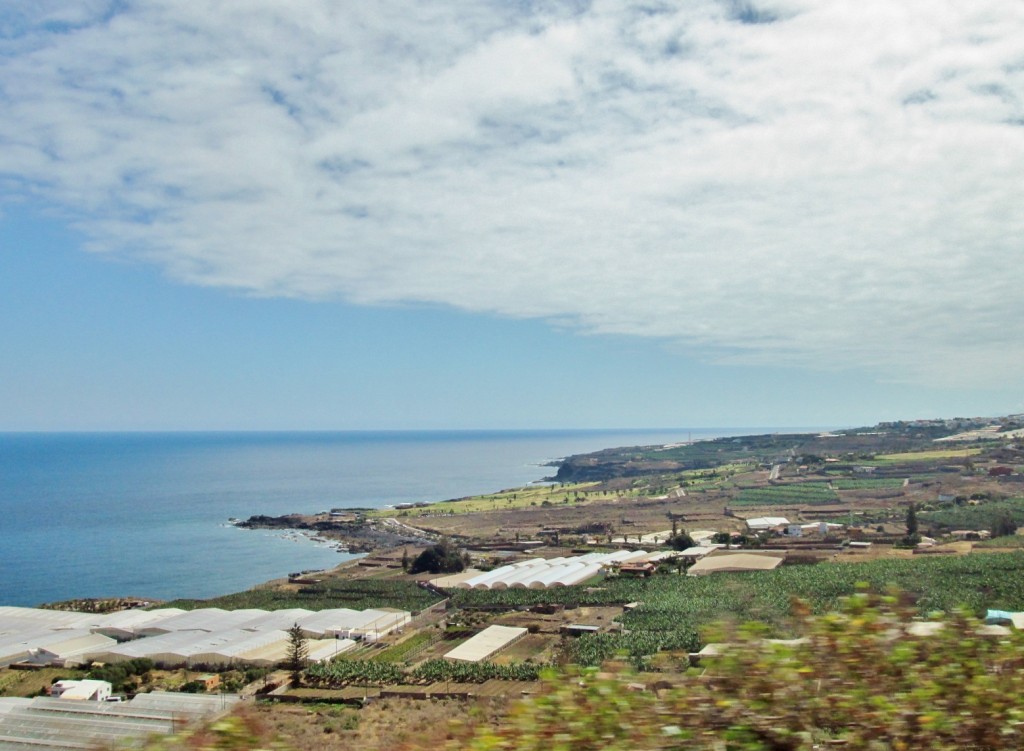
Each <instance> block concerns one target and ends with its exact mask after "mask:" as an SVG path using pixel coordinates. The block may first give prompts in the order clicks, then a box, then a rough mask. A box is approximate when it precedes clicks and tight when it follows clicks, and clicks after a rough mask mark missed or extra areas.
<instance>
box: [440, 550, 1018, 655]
mask: <svg viewBox="0 0 1024 751" xmlns="http://www.w3.org/2000/svg"><path fill="white" fill-rule="evenodd" d="M858 582H864V583H866V584H867V585H868V586H869V587H870V588H872V589H873V590H875V591H884V590H886V589H887V588H889V587H895V588H897V589H900V590H902V591H904V592H906V593H907V596H908V597H911V598H913V599H914V601H915V602H916V605H917V607H918V609H919V610H920V612H921V613H928V612H931V611H934V610H942V611H951V610H953V609H955V608H957V607H966V608H968V609H970V610H971V611H973V612H974V613H975V614H976V615H983V614H984V612H985V610H986V609H987V608H990V607H991V608H999V609H1005V610H1024V553H1017V552H1014V553H1004V554H973V555H969V556H963V557H941V558H940V557H935V558H912V559H882V560H877V561H870V562H865V563H849V564H838V563H837V564H818V565H806V566H783V567H782V568H779V569H776V570H775V571H763V572H754V573H749V574H714V575H711V576H705V577H686V576H657V577H653V578H650V579H646V580H642V579H608V580H606V581H605V582H604V583H603V585H602V586H601V587H600V588H587V587H579V586H576V587H564V588H558V589H552V590H516V589H509V590H503V591H495V592H489V591H485V590H460V591H458V592H456V593H454V595H453V602H454V603H456V604H459V605H461V606H467V607H473V606H477V607H480V606H492V607H493V606H498V605H502V606H505V607H517V606H520V605H529V604H536V603H540V602H555V603H563V604H565V605H567V606H569V607H573V606H577V605H612V604H624V603H627V602H640V603H642V604H641V606H640V607H638V608H637V609H635V610H633V611H631V612H628V613H625V614H624V615H623V616H622V624H623V627H624V628H625V629H626V630H627V631H628V632H629V633H627V634H613V635H607V634H600V635H597V636H582V637H580V638H579V639H577V640H575V641H574V643H573V645H572V647H571V650H572V651H571V652H570V656H571V658H572V659H573V660H575V661H579V662H581V663H584V664H588V663H592V662H595V661H599V660H600V659H602V658H603V657H606V656H608V655H610V654H612V653H614V652H616V651H620V650H623V651H626V652H627V653H630V654H631V655H633V656H634V657H641V656H643V655H647V654H652V653H654V652H656V651H658V650H659V649H666V648H668V649H687V650H693V649H696V648H698V647H699V646H700V631H701V629H702V628H703V627H705V626H707V625H709V624H711V623H714V622H716V621H721V620H730V621H737V622H745V621H760V622H763V623H765V624H767V625H768V627H769V629H770V632H771V633H774V634H775V635H777V636H780V637H781V636H791V635H793V634H792V625H791V619H790V613H791V605H792V599H793V598H794V597H796V598H799V599H801V600H804V601H806V602H807V603H808V605H809V606H810V607H811V609H812V610H813V611H814V612H817V613H824V612H829V611H832V610H835V609H836V608H837V607H838V606H839V602H840V598H842V597H845V596H848V595H852V594H854V593H855V592H856V591H857V585H858Z"/></svg>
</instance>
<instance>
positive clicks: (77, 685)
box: [50, 680, 112, 701]
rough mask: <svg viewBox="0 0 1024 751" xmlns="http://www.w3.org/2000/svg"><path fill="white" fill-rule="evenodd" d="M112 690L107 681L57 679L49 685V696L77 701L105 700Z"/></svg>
mask: <svg viewBox="0 0 1024 751" xmlns="http://www.w3.org/2000/svg"><path fill="white" fill-rule="evenodd" d="M111 691H112V687H111V685H110V684H109V683H108V682H107V681H91V680H83V681H72V680H62V681H57V682H56V683H54V684H53V685H52V686H50V696H52V697H54V698H57V699H76V700H78V701H106V700H107V698H108V697H109V696H110V692H111Z"/></svg>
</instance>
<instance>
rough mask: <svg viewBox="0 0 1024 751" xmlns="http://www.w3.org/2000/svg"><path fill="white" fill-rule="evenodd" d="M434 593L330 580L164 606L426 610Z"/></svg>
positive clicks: (386, 583) (395, 584)
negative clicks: (298, 588)
mask: <svg viewBox="0 0 1024 751" xmlns="http://www.w3.org/2000/svg"><path fill="white" fill-rule="evenodd" d="M440 601H441V598H440V597H438V596H437V595H436V594H434V593H433V592H431V591H429V590H426V589H422V588H421V587H419V586H417V585H416V583H415V582H409V581H397V580H394V579H354V580H342V579H327V580H325V581H323V582H320V583H319V584H310V585H308V586H305V587H302V588H301V589H300V590H298V591H297V592H294V591H290V590H279V589H271V588H266V589H250V590H247V591H245V592H237V593H235V594H231V595H225V596H224V597H215V598H213V599H210V600H174V601H173V602H168V603H167V604H166V605H165V607H174V608H182V609H183V610H195V609H196V608H223V609H225V610H240V609H242V608H262V609H263V610H282V609H284V608H306V609H307V610H327V609H328V608H352V609H353V610H365V609H367V608H398V609H399V610H410V611H412V610H423V609H424V608H428V607H430V606H431V605H433V604H435V603H437V602H440Z"/></svg>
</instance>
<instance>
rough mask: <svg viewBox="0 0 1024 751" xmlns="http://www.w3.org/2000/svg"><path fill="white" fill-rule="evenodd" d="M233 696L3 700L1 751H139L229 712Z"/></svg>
mask: <svg viewBox="0 0 1024 751" xmlns="http://www.w3.org/2000/svg"><path fill="white" fill-rule="evenodd" d="M237 701H238V697H237V696H234V695H226V694H225V695H221V696H199V695H194V694H172V693H163V692H155V693H151V694H139V695H138V696H136V697H135V698H134V699H132V700H131V701H127V702H116V703H113V702H98V701H71V700H65V699H52V698H48V697H39V698H36V699H2V698H0V749H28V748H47V749H90V748H99V747H111V746H115V745H116V746H117V747H118V748H123V747H129V746H135V747H141V746H142V745H143V742H144V741H145V740H146V739H147V738H149V737H150V736H151V735H154V734H161V735H166V734H170V733H174V732H177V731H180V730H182V729H183V728H184V727H186V726H188V725H191V724H193V723H195V722H196V721H198V720H200V719H204V718H208V717H212V716H215V715H217V714H220V713H222V712H224V711H225V710H227V709H229V708H230V707H231V706H232V705H233V704H234V703H235V702H237Z"/></svg>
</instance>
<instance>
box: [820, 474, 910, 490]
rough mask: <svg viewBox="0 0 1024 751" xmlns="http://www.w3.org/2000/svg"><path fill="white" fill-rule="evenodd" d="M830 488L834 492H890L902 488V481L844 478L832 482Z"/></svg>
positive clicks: (882, 478) (885, 478) (883, 478)
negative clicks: (831, 487)
mask: <svg viewBox="0 0 1024 751" xmlns="http://www.w3.org/2000/svg"><path fill="white" fill-rule="evenodd" d="M832 486H833V487H834V488H835V489H836V490H890V489H893V488H901V487H903V479H902V478H900V477H871V478H853V477H844V478H840V479H836V480H833V481H832Z"/></svg>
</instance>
